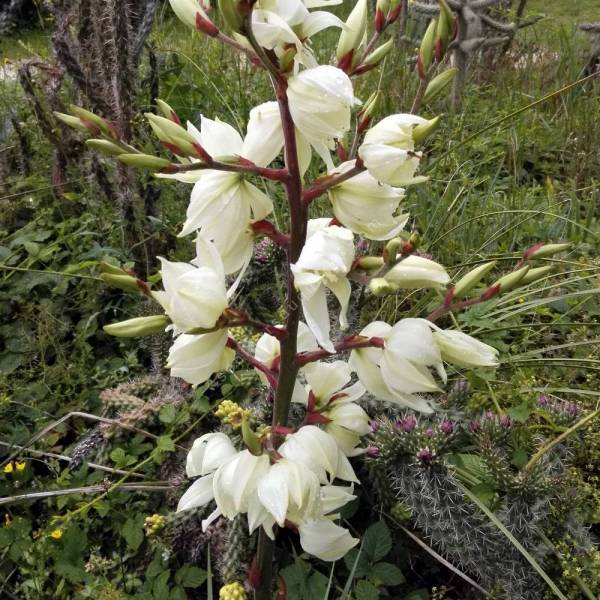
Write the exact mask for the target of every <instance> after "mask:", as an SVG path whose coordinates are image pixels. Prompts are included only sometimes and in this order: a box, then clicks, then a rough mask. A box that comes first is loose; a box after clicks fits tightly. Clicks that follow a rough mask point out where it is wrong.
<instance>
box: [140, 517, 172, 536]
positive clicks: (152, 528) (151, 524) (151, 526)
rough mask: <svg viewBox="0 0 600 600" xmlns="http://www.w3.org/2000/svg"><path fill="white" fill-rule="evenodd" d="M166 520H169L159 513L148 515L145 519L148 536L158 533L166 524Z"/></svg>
mask: <svg viewBox="0 0 600 600" xmlns="http://www.w3.org/2000/svg"><path fill="white" fill-rule="evenodd" d="M166 521H167V520H166V519H165V518H164V517H163V516H162V515H158V514H153V515H151V516H150V517H146V518H145V519H144V528H145V530H146V535H147V536H148V537H152V536H154V535H156V534H157V533H158V532H159V531H160V530H161V529H162V528H163V527H164V526H165V523H166Z"/></svg>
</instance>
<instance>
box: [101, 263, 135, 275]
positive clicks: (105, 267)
mask: <svg viewBox="0 0 600 600" xmlns="http://www.w3.org/2000/svg"><path fill="white" fill-rule="evenodd" d="M98 269H99V270H100V273H110V274H111V275H129V273H128V272H127V271H126V270H125V269H122V268H121V267H118V266H116V265H111V264H110V263H107V262H104V261H102V262H100V263H98Z"/></svg>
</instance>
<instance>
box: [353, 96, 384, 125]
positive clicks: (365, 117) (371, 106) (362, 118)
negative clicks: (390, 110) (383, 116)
mask: <svg viewBox="0 0 600 600" xmlns="http://www.w3.org/2000/svg"><path fill="white" fill-rule="evenodd" d="M380 107H381V94H380V93H379V92H374V93H373V94H371V95H370V96H369V98H368V99H367V101H366V102H365V104H364V106H363V108H362V110H361V111H360V112H359V113H358V131H359V133H362V132H363V131H364V130H365V129H366V128H367V127H368V126H369V123H370V122H371V120H372V119H373V117H375V116H376V115H377V113H378V112H379V109H380Z"/></svg>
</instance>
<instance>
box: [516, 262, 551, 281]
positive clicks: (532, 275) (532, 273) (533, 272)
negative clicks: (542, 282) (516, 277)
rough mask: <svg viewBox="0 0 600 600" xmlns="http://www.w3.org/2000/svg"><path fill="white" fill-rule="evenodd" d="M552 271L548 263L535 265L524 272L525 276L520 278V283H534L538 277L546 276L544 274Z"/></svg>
mask: <svg viewBox="0 0 600 600" xmlns="http://www.w3.org/2000/svg"><path fill="white" fill-rule="evenodd" d="M552 271H554V267H553V266H552V265H549V266H547V267H537V268H536V269H529V271H527V273H526V274H525V277H523V279H521V282H520V285H529V284H530V283H534V282H535V281H538V280H539V279H542V278H544V277H546V275H550V273H552Z"/></svg>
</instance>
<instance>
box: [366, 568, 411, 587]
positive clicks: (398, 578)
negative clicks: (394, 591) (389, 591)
mask: <svg viewBox="0 0 600 600" xmlns="http://www.w3.org/2000/svg"><path fill="white" fill-rule="evenodd" d="M369 578H370V579H372V580H373V581H376V583H378V584H379V585H392V586H393V585H400V584H401V583H404V582H405V581H406V580H405V578H404V575H403V574H402V571H401V570H400V569H399V568H398V567H397V566H396V565H393V564H392V563H388V562H379V563H376V564H374V565H373V568H372V569H371V573H370V574H369Z"/></svg>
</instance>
